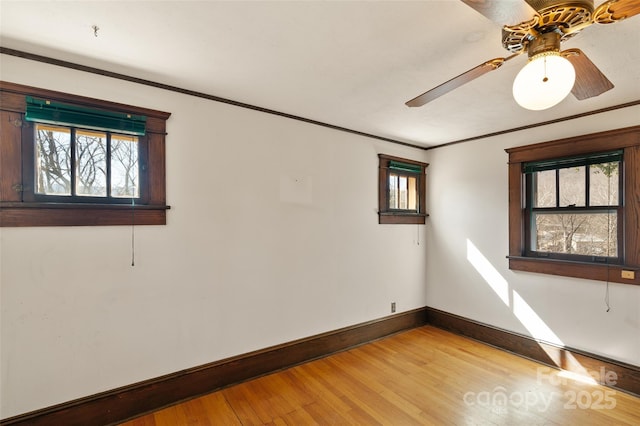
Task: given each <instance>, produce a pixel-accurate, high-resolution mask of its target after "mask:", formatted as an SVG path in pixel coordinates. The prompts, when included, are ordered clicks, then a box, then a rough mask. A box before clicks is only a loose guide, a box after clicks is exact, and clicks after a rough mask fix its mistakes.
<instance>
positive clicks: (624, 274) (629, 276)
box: [622, 270, 636, 280]
mask: <svg viewBox="0 0 640 426" xmlns="http://www.w3.org/2000/svg"><path fill="white" fill-rule="evenodd" d="M622 278H625V279H627V280H633V279H635V278H636V272H635V271H625V270H623V271H622Z"/></svg>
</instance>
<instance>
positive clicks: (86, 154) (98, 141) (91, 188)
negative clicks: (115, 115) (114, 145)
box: [76, 130, 107, 197]
mask: <svg viewBox="0 0 640 426" xmlns="http://www.w3.org/2000/svg"><path fill="white" fill-rule="evenodd" d="M76 194H77V195H91V196H98V197H105V196H106V195H107V135H106V134H105V133H99V132H90V131H87V130H77V131H76Z"/></svg>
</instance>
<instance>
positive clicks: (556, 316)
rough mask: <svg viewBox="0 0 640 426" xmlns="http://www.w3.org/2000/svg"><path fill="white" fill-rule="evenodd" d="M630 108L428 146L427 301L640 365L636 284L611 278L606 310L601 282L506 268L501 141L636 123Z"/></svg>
mask: <svg viewBox="0 0 640 426" xmlns="http://www.w3.org/2000/svg"><path fill="white" fill-rule="evenodd" d="M522 113H523V114H534V113H532V112H526V111H524V110H523V112H522ZM638 117H640V107H638V106H636V107H632V108H627V109H624V110H618V111H612V112H608V113H605V114H600V115H597V116H591V117H585V118H582V119H576V120H572V121H567V122H564V123H558V124H554V125H549V126H545V127H543V128H536V129H530V130H527V131H521V132H516V133H511V134H507V135H502V136H497V137H493V138H488V139H481V140H476V141H472V142H468V143H463V144H458V145H451V146H448V147H441V148H436V149H434V150H431V151H428V161H429V163H430V166H429V169H428V171H427V182H428V183H427V186H428V189H429V191H428V206H427V209H428V211H429V213H430V215H431V216H430V217H429V221H428V224H427V256H426V258H427V283H428V285H427V304H428V305H429V306H432V307H434V308H438V309H441V310H444V311H447V312H451V313H454V314H458V315H461V316H464V317H467V318H471V319H474V320H477V321H480V322H484V323H487V324H491V325H494V326H497V327H501V328H504V329H507V330H511V331H515V332H518V333H523V334H527V335H530V336H534V337H536V338H539V339H542V340H546V341H550V342H554V343H559V344H560V343H562V344H564V345H566V346H569V347H573V348H577V349H581V350H585V351H588V352H591V353H595V354H599V355H602V356H606V357H610V358H613V359H616V360H619V361H623V362H627V363H630V364H634V365H640V286H634V285H628V284H627V285H625V284H616V283H611V284H609V296H610V306H611V310H610V311H609V312H606V307H605V294H606V283H604V282H598V281H591V280H582V279H571V278H564V277H556V276H551V275H543V274H534V273H525V272H519V271H511V270H509V268H508V261H507V259H506V255H507V254H508V180H507V179H508V176H507V161H508V155H507V153H505V151H504V149H505V148H510V147H515V146H521V145H527V144H531V143H536V142H545V141H548V140H555V139H561V138H565V137H570V136H577V135H581V134H588V133H594V132H597V131H603V130H609V129H616V128H622V127H628V126H633V125H637V124H638ZM505 127H508V126H505Z"/></svg>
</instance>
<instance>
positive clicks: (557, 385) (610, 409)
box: [124, 326, 640, 426]
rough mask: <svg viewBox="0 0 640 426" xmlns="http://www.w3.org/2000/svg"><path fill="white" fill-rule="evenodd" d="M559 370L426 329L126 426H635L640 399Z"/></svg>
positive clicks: (242, 385) (244, 385) (149, 415)
mask: <svg viewBox="0 0 640 426" xmlns="http://www.w3.org/2000/svg"><path fill="white" fill-rule="evenodd" d="M558 373H559V371H558V370H554V369H551V368H549V367H546V366H544V365H542V364H538V363H536V362H533V361H529V360H527V359H524V358H521V357H518V356H516V355H513V354H511V353H508V352H505V351H502V350H499V349H495V348H493V347H490V346H487V345H484V344H481V343H478V342H475V341H473V340H470V339H466V338H464V337H460V336H457V335H454V334H451V333H448V332H445V331H443V330H440V329H437V328H434V327H431V326H425V327H420V328H417V329H413V330H410V331H407V332H403V333H400V334H397V335H394V336H391V337H388V338H385V339H381V340H379V341H376V342H373V343H369V344H366V345H363V346H360V347H357V348H354V349H351V350H348V351H345V352H341V353H338V354H335V355H332V356H329V357H326V358H323V359H319V360H316V361H312V362H308V363H306V364H302V365H299V366H296V367H293V368H289V369H287V370H283V371H281V372H277V373H274V374H270V375H267V376H264V377H261V378H258V379H255V380H251V381H249V382H246V383H242V384H239V385H235V386H232V387H229V388H226V389H223V390H220V391H217V392H214V393H211V394H208V395H205V396H202V397H199V398H196V399H192V400H190V401H187V402H184V403H181V404H178V405H175V406H172V407H169V408H166V409H163V410H160V411H157V412H155V413H151V414H148V415H146V416H143V417H139V418H136V419H134V420H132V421H129V422H127V423H124V425H126V426H161V425H162V426H165V425H167V426H169V425H170V426H175V425H215V426H219V425H296V426H299V425H315V424H318V425H378V424H382V425H394V426H396V425H509V426H514V425H580V426H587V425H597V426H603V425H616V426H617V425H635V426H637V425H640V398H638V397H635V396H631V395H629V394H626V393H622V392H620V391H614V390H612V389H610V388H607V387H604V386H600V385H591V384H586V383H582V382H580V381H576V380H574V379H572V378H564V377H562V375H558Z"/></svg>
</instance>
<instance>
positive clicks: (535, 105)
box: [513, 52, 576, 111]
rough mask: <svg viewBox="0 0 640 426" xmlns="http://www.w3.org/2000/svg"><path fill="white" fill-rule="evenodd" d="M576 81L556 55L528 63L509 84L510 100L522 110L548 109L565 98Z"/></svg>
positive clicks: (561, 59) (553, 53) (574, 73)
mask: <svg viewBox="0 0 640 426" xmlns="http://www.w3.org/2000/svg"><path fill="white" fill-rule="evenodd" d="M575 80H576V71H575V69H574V68H573V65H571V62H569V60H568V59H566V58H563V57H562V56H560V53H559V52H551V53H545V54H543V55H540V56H538V57H534V58H533V59H531V60H530V61H529V62H528V63H527V65H525V66H524V67H523V68H522V69H521V70H520V72H519V73H518V75H517V76H516V79H515V80H514V81H513V97H514V99H515V100H516V102H517V103H518V104H519V105H520V106H521V107H523V108H526V109H531V110H535V111H537V110H542V109H547V108H551V107H552V106H554V105H556V104H558V103H559V102H560V101H562V100H563V99H564V98H566V97H567V95H568V94H569V92H571V89H573V83H574V82H575Z"/></svg>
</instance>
